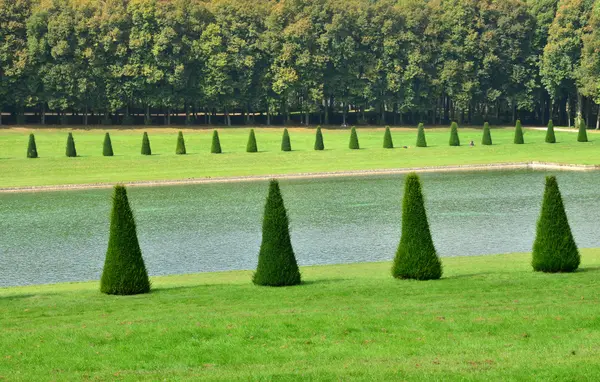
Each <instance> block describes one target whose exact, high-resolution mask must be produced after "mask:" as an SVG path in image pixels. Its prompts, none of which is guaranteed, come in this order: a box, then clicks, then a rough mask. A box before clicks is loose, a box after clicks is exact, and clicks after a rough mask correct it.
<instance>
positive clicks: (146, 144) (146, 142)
mask: <svg viewBox="0 0 600 382" xmlns="http://www.w3.org/2000/svg"><path fill="white" fill-rule="evenodd" d="M142 155H152V149H150V138H148V133H146V132H145V131H144V136H143V137H142Z"/></svg>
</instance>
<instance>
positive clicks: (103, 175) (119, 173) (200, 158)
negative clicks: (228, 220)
mask: <svg viewBox="0 0 600 382" xmlns="http://www.w3.org/2000/svg"><path fill="white" fill-rule="evenodd" d="M179 130H180V129H179V128H173V129H160V128H156V129H152V130H150V134H151V136H152V153H153V155H151V156H143V155H140V137H141V135H142V130H135V129H134V130H126V129H125V130H111V131H110V134H111V139H112V145H113V148H114V151H115V153H116V155H115V156H114V157H103V156H102V142H103V139H104V134H105V130H102V129H97V130H77V131H76V132H75V135H76V140H77V153H78V155H79V157H78V158H77V159H72V158H71V159H69V158H66V157H65V155H64V144H65V141H66V137H67V130H56V129H39V130H27V129H2V130H0V174H2V176H1V177H0V187H16V186H35V185H57V184H81V183H98V182H113V183H116V182H128V181H136V180H140V181H142V180H172V179H186V178H199V177H217V176H243V175H268V174H285V173H300V172H320V171H344V170H368V169H385V168H401V167H424V166H441V165H457V164H487V163H499V162H522V161H531V160H537V161H551V162H562V163H578V164H600V148H599V147H596V146H598V145H600V140H597V139H595V138H596V137H597V136H598V135H597V134H594V133H592V132H590V138H591V139H590V140H591V143H589V144H585V145H584V144H580V143H578V142H577V135H576V134H573V133H569V132H560V131H557V132H556V135H557V141H558V143H557V144H555V145H547V144H545V143H544V141H545V135H546V132H545V131H539V130H526V131H525V136H526V144H525V145H514V144H513V134H514V129H513V128H507V129H494V130H493V132H492V134H493V136H494V145H493V146H482V145H476V147H469V146H468V145H463V146H461V147H449V146H448V136H449V129H447V128H439V129H428V130H427V131H426V134H427V143H428V145H429V147H427V148H416V147H415V141H416V138H417V130H416V129H392V133H393V135H394V141H395V143H396V146H397V147H398V148H396V149H393V150H390V149H384V148H382V146H381V142H382V139H383V135H384V129H383V128H377V129H375V128H364V129H363V128H361V129H359V135H360V146H361V150H350V149H348V135H349V131H348V130H323V134H324V139H325V142H326V149H325V150H324V151H315V150H313V145H314V139H315V138H314V135H315V129H305V128H290V129H288V130H289V133H290V138H291V139H292V140H293V142H294V151H292V152H281V134H282V129H279V128H271V129H267V128H257V129H255V132H256V139H257V142H258V145H259V147H260V150H261V152H259V153H257V154H255V155H250V154H248V153H246V152H245V151H246V143H247V139H248V132H249V130H248V129H246V128H239V129H237V128H236V129H221V130H220V134H219V135H220V140H221V146H222V149H223V154H222V155H211V154H210V145H211V135H212V130H190V129H183V132H184V134H185V137H186V146H187V147H186V148H187V153H188V155H175V153H174V152H173V146H174V142H175V139H176V137H177V133H178V131H179ZM30 132H34V133H35V136H36V143H37V150H38V153H39V156H40V159H39V160H36V161H31V160H27V158H25V152H26V149H27V139H28V135H29V133H30ZM459 134H460V136H461V140H463V141H464V142H469V141H471V140H473V141H475V142H480V141H481V136H482V130H481V129H467V128H461V129H460V130H459ZM402 146H408V147H409V148H408V149H403V148H401V147H402Z"/></svg>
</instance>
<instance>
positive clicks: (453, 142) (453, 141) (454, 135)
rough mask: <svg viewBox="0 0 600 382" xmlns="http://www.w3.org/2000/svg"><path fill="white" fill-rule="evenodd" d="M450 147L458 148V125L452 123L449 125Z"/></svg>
mask: <svg viewBox="0 0 600 382" xmlns="http://www.w3.org/2000/svg"><path fill="white" fill-rule="evenodd" d="M450 146H460V139H459V138H458V123H456V122H452V125H450Z"/></svg>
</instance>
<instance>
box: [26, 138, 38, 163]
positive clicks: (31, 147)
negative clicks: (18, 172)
mask: <svg viewBox="0 0 600 382" xmlns="http://www.w3.org/2000/svg"><path fill="white" fill-rule="evenodd" d="M37 157H38V152H37V145H36V144H35V136H34V135H33V134H29V143H28V144H27V158H37Z"/></svg>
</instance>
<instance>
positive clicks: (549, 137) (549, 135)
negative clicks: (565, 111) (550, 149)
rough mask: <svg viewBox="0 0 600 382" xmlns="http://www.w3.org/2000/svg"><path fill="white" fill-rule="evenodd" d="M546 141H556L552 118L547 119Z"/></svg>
mask: <svg viewBox="0 0 600 382" xmlns="http://www.w3.org/2000/svg"><path fill="white" fill-rule="evenodd" d="M546 143H556V136H555V135H554V123H553V122H552V120H550V121H548V129H546Z"/></svg>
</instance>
